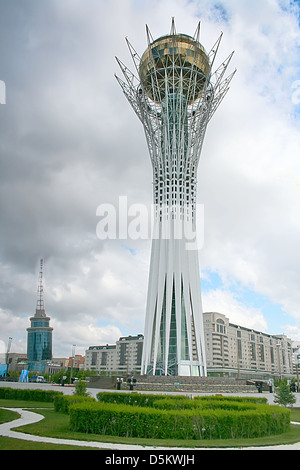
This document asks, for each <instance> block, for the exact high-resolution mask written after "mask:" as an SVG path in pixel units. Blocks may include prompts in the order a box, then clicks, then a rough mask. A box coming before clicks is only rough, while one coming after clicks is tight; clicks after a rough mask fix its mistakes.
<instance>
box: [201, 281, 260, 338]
mask: <svg viewBox="0 0 300 470" xmlns="http://www.w3.org/2000/svg"><path fill="white" fill-rule="evenodd" d="M202 299H203V311H204V312H218V313H222V314H224V315H226V316H227V318H228V319H229V321H230V323H234V324H236V325H241V326H244V327H245V328H251V329H255V330H258V331H263V332H266V331H267V328H268V325H267V322H266V320H265V318H264V316H263V313H262V312H261V311H260V309H258V308H253V307H247V306H246V305H244V304H243V303H241V302H240V301H239V300H238V299H237V298H236V295H235V294H234V293H233V292H230V291H228V290H225V289H214V290H210V291H207V292H205V293H203V294H202Z"/></svg>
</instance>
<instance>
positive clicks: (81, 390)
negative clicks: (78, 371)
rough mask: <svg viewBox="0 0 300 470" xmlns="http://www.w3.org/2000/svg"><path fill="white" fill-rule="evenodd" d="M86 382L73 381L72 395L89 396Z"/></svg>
mask: <svg viewBox="0 0 300 470" xmlns="http://www.w3.org/2000/svg"><path fill="white" fill-rule="evenodd" d="M86 388H87V383H86V381H85V380H78V382H76V383H75V390H74V393H73V395H80V396H81V397H89V396H90V393H89V392H88V391H87V389H86Z"/></svg>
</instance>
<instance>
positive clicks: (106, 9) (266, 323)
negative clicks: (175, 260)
mask: <svg viewBox="0 0 300 470" xmlns="http://www.w3.org/2000/svg"><path fill="white" fill-rule="evenodd" d="M299 8H300V4H299V2H296V1H289V0H251V2H250V1H248V0H220V1H216V2H214V1H211V0H189V1H187V0H110V1H107V0H40V1H36V0H13V1H11V0H0V80H1V82H0V84H1V86H0V103H1V104H0V134H1V137H0V352H3V350H4V349H5V345H6V343H7V339H8V337H9V336H11V337H12V338H13V342H12V347H11V351H13V352H26V340H27V336H26V334H27V333H26V328H27V327H28V326H29V317H30V316H32V315H33V314H34V312H35V307H36V299H37V283H38V272H39V260H40V258H44V262H45V268H44V276H45V308H46V312H47V314H48V315H49V316H50V317H51V326H53V327H54V332H53V354H54V356H56V357H57V356H63V355H66V356H69V355H70V354H71V351H72V345H73V344H75V345H76V353H81V354H82V353H84V351H85V349H87V348H88V347H89V346H90V345H97V344H103V343H104V344H105V343H114V342H115V341H116V340H117V339H118V338H119V336H121V335H127V334H137V333H143V328H144V318H145V303H146V295H147V280H148V269H149V259H150V240H129V239H128V240H124V239H123V240H118V239H115V240H104V241H103V240H99V239H98V238H97V235H96V226H97V223H98V222H99V217H97V215H96V211H97V207H98V206H99V205H101V204H105V203H107V204H113V205H114V206H115V207H116V210H117V209H118V201H119V196H127V198H128V205H131V204H135V203H139V204H146V205H149V204H151V201H152V173H151V164H150V159H149V156H148V150H147V145H146V140H145V137H144V134H143V129H142V126H141V124H140V122H139V121H138V119H137V117H136V116H135V115H134V113H133V111H132V109H131V108H130V106H129V104H128V102H127V101H126V98H125V97H124V95H123V94H122V91H121V89H120V87H119V85H118V83H117V81H116V80H115V78H114V73H116V72H117V73H119V71H118V65H117V63H116V61H115V56H118V57H119V58H120V59H121V60H122V61H123V62H124V63H126V64H127V65H128V66H129V67H130V68H132V69H133V68H134V67H133V64H132V62H131V57H130V54H129V51H128V48H127V45H126V42H125V39H124V38H125V37H126V36H128V38H129V40H130V42H131V43H132V44H133V45H134V46H135V48H136V50H137V51H138V52H139V53H140V54H142V53H143V51H144V49H145V48H146V45H147V42H146V35H145V24H148V25H149V28H150V30H151V32H152V35H153V37H154V38H156V37H159V36H161V35H163V34H166V33H168V32H169V30H170V25H171V17H173V16H174V17H175V21H176V28H177V31H178V32H184V33H187V34H191V35H193V34H194V31H195V29H196V27H197V23H198V21H199V20H201V25H202V26H201V39H200V40H201V42H202V44H203V45H204V47H205V48H206V49H207V50H210V48H211V47H212V46H213V44H214V42H215V41H216V39H217V37H218V36H219V34H220V32H221V31H223V33H224V36H223V40H222V43H221V47H220V49H219V53H218V57H217V59H216V65H218V64H220V63H221V62H222V61H223V60H224V59H225V58H226V57H227V56H228V55H229V53H230V52H231V51H232V50H235V54H234V57H233V59H232V65H231V67H232V68H231V69H230V70H229V71H232V70H233V69H234V68H235V67H236V68H237V69H238V72H237V74H236V75H235V77H234V80H233V81H232V84H231V89H230V91H229V93H228V94H227V96H226V97H225V100H224V101H223V102H222V104H221V106H220V108H219V109H218V110H217V112H216V114H215V116H214V117H213V119H212V121H211V122H210V124H209V127H208V130H207V134H206V137H205V143H204V146H203V150H202V155H201V159H200V165H199V172H198V201H199V203H201V204H204V246H203V248H202V249H201V251H200V253H199V257H200V267H201V277H202V279H201V283H202V291H203V307H204V310H205V311H219V312H221V313H224V314H225V315H227V316H228V317H229V319H230V321H231V322H232V323H238V324H240V325H243V326H247V327H250V328H254V329H258V330H259V331H264V332H267V333H274V334H276V333H278V334H282V333H285V334H287V335H288V336H289V337H291V338H292V339H295V340H300V249H299V240H300V131H299V126H300V31H299V28H300V15H299V12H300V10H299ZM1 349H2V351H1Z"/></svg>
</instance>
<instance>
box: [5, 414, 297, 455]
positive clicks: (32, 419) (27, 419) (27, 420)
mask: <svg viewBox="0 0 300 470" xmlns="http://www.w3.org/2000/svg"><path fill="white" fill-rule="evenodd" d="M3 408H4V407H3ZM4 409H6V410H11V411H16V412H17V413H19V414H20V418H17V419H15V420H13V421H9V422H8V423H3V424H0V436H5V437H12V438H15V439H22V440H25V441H34V442H46V443H49V444H65V445H73V446H81V447H96V448H98V449H107V450H152V451H153V450H155V451H156V450H169V451H172V452H173V451H174V450H193V451H197V450H219V449H218V448H213V449H212V448H206V447H202V448H182V447H172V448H170V447H150V446H141V445H126V444H110V443H106V442H94V441H78V440H75V439H58V438H54V437H43V436H34V435H32V434H26V433H24V432H17V431H13V430H12V429H13V428H16V427H19V426H25V425H26V424H33V423H37V422H38V421H41V420H42V419H44V416H43V415H41V414H39V413H38V412H37V411H35V412H33V411H28V410H24V409H22V408H4ZM292 423H293V424H299V425H300V423H296V422H292ZM258 449H259V450H300V442H297V443H296V444H289V445H279V446H266V447H246V448H243V449H241V448H226V449H224V448H222V450H258Z"/></svg>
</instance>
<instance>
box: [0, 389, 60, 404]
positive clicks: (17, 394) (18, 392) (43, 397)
mask: <svg viewBox="0 0 300 470" xmlns="http://www.w3.org/2000/svg"><path fill="white" fill-rule="evenodd" d="M60 395H63V394H62V392H55V391H52V390H39V389H20V388H9V387H1V388H0V398H5V399H9V400H26V401H41V402H47V403H51V402H53V401H54V399H55V397H57V396H60Z"/></svg>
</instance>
